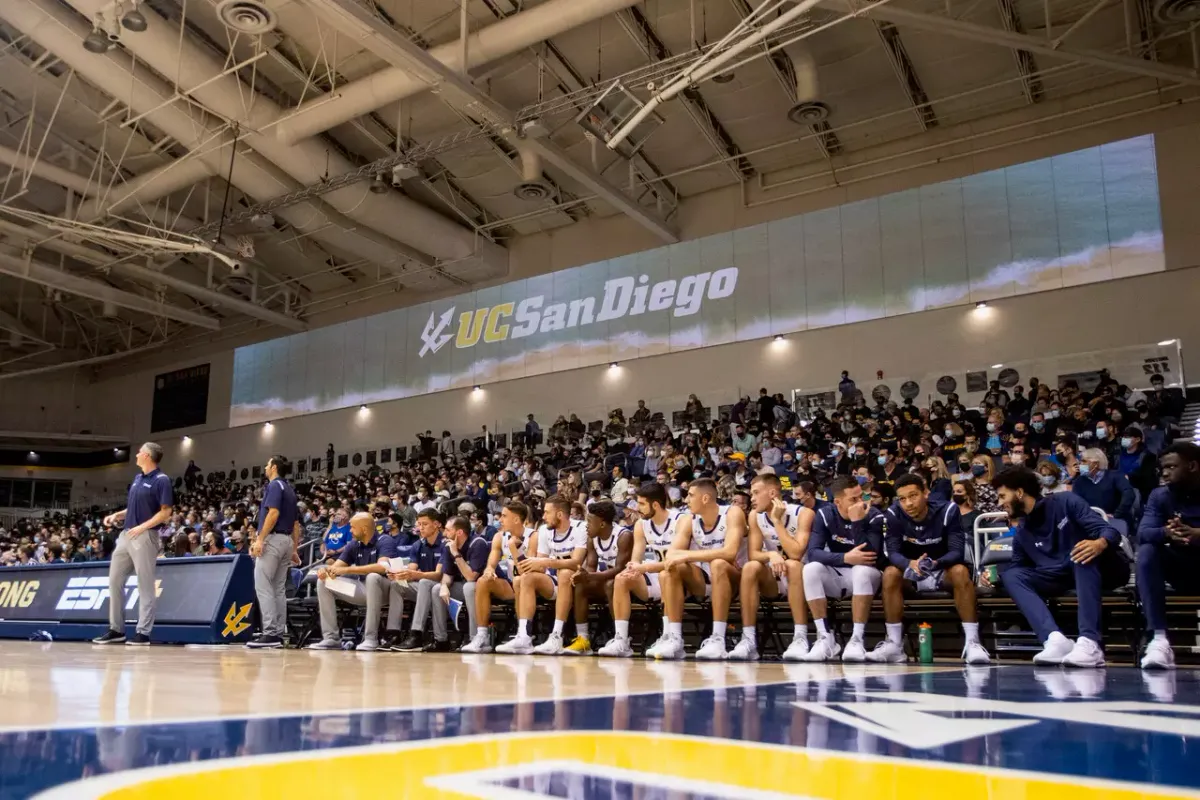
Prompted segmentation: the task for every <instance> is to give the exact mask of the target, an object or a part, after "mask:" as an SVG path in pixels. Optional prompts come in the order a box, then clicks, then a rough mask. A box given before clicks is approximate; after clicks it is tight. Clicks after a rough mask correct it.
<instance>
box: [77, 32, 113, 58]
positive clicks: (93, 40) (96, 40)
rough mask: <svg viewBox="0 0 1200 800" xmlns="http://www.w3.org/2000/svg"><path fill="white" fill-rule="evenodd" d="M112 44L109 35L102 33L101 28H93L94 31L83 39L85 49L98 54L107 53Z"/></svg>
mask: <svg viewBox="0 0 1200 800" xmlns="http://www.w3.org/2000/svg"><path fill="white" fill-rule="evenodd" d="M110 44H111V43H110V42H109V41H108V37H107V36H105V35H104V34H103V33H101V32H100V29H99V28H92V32H91V33H89V34H88V35H87V36H86V37H84V39H83V49H84V50H87V51H88V52H89V53H96V54H97V55H99V54H100V53H107V52H108V49H109V47H110Z"/></svg>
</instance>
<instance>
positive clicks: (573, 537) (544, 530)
mask: <svg viewBox="0 0 1200 800" xmlns="http://www.w3.org/2000/svg"><path fill="white" fill-rule="evenodd" d="M581 547H587V523H586V522H583V521H582V520H572V521H571V522H570V523H569V524H568V525H567V529H566V531H564V532H563V533H559V532H558V531H556V530H552V529H550V528H548V527H546V526H545V525H543V526H542V527H540V528H538V555H539V556H542V557H543V558H555V559H563V558H570V557H571V553H572V552H573V551H574V550H576V549H578V548H581Z"/></svg>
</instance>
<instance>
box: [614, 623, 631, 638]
mask: <svg viewBox="0 0 1200 800" xmlns="http://www.w3.org/2000/svg"><path fill="white" fill-rule="evenodd" d="M613 625H615V626H616V628H617V638H618V639H628V638H629V620H627V619H619V620H616V621H615V622H613Z"/></svg>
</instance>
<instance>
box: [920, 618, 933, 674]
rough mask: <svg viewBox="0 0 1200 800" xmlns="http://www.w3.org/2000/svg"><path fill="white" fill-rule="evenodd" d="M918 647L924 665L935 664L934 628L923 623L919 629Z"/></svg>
mask: <svg viewBox="0 0 1200 800" xmlns="http://www.w3.org/2000/svg"><path fill="white" fill-rule="evenodd" d="M917 630H918V631H919V632H918V634H917V645H918V650H919V655H920V660H921V663H922V664H932V663H933V626H932V625H930V624H929V623H928V622H922V623H921V624H920V626H919V627H918V629H917Z"/></svg>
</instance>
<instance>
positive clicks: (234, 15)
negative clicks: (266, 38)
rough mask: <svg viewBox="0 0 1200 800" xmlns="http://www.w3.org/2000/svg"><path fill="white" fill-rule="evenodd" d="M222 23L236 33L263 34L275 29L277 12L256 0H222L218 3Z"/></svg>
mask: <svg viewBox="0 0 1200 800" xmlns="http://www.w3.org/2000/svg"><path fill="white" fill-rule="evenodd" d="M217 16H218V17H219V18H220V20H221V23H222V24H223V25H224V26H225V27H226V28H229V30H231V31H234V32H235V33H244V34H247V35H249V36H262V35H263V34H264V33H270V32H271V31H273V30H275V26H276V25H277V24H279V20H278V19H277V18H276V17H275V12H274V11H272V10H271V9H269V8H267V7H266V5H264V4H263V3H259V2H257V1H256V0H222V1H221V2H220V3H219V4H217Z"/></svg>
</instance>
